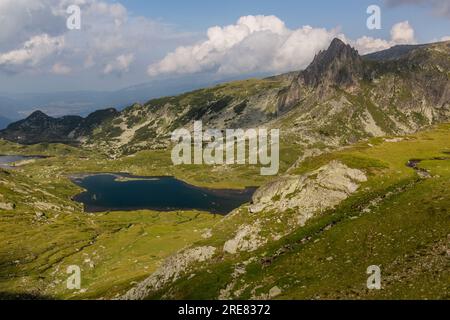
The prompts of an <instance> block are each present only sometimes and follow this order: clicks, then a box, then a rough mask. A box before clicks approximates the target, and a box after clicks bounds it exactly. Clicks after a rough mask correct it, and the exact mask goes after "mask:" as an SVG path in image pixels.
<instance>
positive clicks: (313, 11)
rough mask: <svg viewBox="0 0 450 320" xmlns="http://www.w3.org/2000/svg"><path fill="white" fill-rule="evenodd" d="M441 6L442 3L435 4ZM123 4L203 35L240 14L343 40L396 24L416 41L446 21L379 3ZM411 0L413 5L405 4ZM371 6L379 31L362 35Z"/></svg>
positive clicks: (433, 34) (442, 32)
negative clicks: (332, 33)
mask: <svg viewBox="0 0 450 320" xmlns="http://www.w3.org/2000/svg"><path fill="white" fill-rule="evenodd" d="M440 1H442V2H445V1H446V0H440ZM112 2H120V3H122V4H124V5H125V6H126V7H127V8H128V9H129V10H130V11H131V12H132V13H133V14H139V15H145V16H147V17H151V18H153V19H160V20H161V21H164V22H167V23H173V24H175V25H177V26H179V27H181V28H185V29H187V30H190V31H197V32H204V30H206V29H207V28H209V27H210V26H213V25H228V24H232V23H234V22H235V21H236V20H237V19H238V18H239V17H241V16H245V15H258V14H261V15H276V16H277V17H279V18H280V19H282V20H283V21H284V22H286V24H287V26H288V27H290V28H295V27H299V26H302V25H305V24H309V25H311V26H320V27H327V28H333V27H336V26H342V28H343V31H345V32H346V34H348V35H349V36H352V37H359V36H361V35H366V34H370V35H374V36H378V37H386V36H387V35H388V34H389V31H390V26H392V25H393V24H395V23H396V22H398V21H399V20H408V21H410V22H411V24H412V25H414V27H415V29H416V32H417V34H418V39H419V40H420V41H421V42H427V41H430V40H432V39H434V38H441V37H443V36H447V35H448V33H449V32H450V31H449V30H450V20H449V19H448V17H447V18H446V17H440V16H438V15H436V14H434V13H433V11H432V9H431V8H430V7H427V6H417V5H402V6H396V7H391V6H386V5H385V1H383V0H381V1H380V0H378V1H377V0H315V1H305V0H279V1H274V0H244V1H243V0H227V1H211V0H192V1H186V0H184V1H183V0H165V1H142V0H122V1H112ZM411 2H414V1H411ZM372 4H376V5H379V6H380V7H381V8H382V20H383V26H384V27H383V29H382V30H381V31H378V30H375V31H368V30H367V28H366V19H367V16H368V15H367V14H366V9H367V7H368V6H369V5H372Z"/></svg>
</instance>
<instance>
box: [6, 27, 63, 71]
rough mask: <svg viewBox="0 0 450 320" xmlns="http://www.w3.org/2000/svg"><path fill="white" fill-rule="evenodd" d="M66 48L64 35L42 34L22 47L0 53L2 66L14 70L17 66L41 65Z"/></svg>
mask: <svg viewBox="0 0 450 320" xmlns="http://www.w3.org/2000/svg"><path fill="white" fill-rule="evenodd" d="M63 48H64V37H62V36H60V37H50V36H49V35H47V34H42V35H38V36H34V37H32V38H31V39H30V40H28V41H26V42H25V43H24V44H23V45H22V47H21V48H20V49H16V50H12V51H9V52H5V53H0V67H2V68H5V69H7V70H9V71H12V72H14V71H15V68H17V67H20V66H23V65H26V66H31V67H36V66H39V64H40V63H42V62H43V61H44V60H45V59H46V58H48V57H50V56H52V55H53V54H55V53H58V52H60V51H61V50H62V49H63Z"/></svg>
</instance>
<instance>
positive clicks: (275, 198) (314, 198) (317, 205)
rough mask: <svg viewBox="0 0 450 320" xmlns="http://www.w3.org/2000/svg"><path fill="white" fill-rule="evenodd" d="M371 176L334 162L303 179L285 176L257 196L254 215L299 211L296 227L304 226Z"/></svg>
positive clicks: (351, 192)
mask: <svg viewBox="0 0 450 320" xmlns="http://www.w3.org/2000/svg"><path fill="white" fill-rule="evenodd" d="M364 181H367V177H366V175H365V174H364V172H362V171H361V170H357V169H351V168H349V167H347V166H346V165H344V164H342V163H340V162H338V161H332V162H330V163H329V164H327V165H325V166H323V167H321V168H320V169H318V170H316V171H313V172H311V173H308V174H306V175H302V176H285V177H282V178H280V179H278V180H275V181H273V182H271V183H269V184H267V185H265V186H263V187H262V188H260V189H259V190H257V191H256V193H255V194H254V196H253V204H252V205H251V207H250V211H251V212H252V213H258V212H261V211H267V210H276V211H278V212H284V211H286V210H289V209H293V210H295V211H296V212H297V213H296V224H297V225H303V224H304V223H305V222H306V221H307V220H308V219H310V218H311V217H312V216H313V215H314V214H315V213H316V212H321V211H324V210H326V209H329V208H332V207H334V206H336V205H337V204H339V203H340V202H341V201H342V200H344V199H346V198H348V197H349V196H350V195H351V194H353V193H354V192H355V191H356V190H358V188H359V184H360V183H361V182H364Z"/></svg>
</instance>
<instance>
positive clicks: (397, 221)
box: [148, 124, 450, 299]
mask: <svg viewBox="0 0 450 320" xmlns="http://www.w3.org/2000/svg"><path fill="white" fill-rule="evenodd" d="M449 137H450V125H448V124H446V125H441V126H439V127H437V128H435V129H433V130H431V131H427V132H424V133H420V134H417V135H413V136H410V137H405V138H404V140H403V141H399V142H386V141H384V140H383V139H380V138H378V139H372V140H371V141H368V142H364V143H360V144H358V145H356V146H353V147H350V148H347V149H345V150H343V151H340V152H335V153H331V154H326V155H322V156H319V157H316V158H312V159H310V160H309V161H306V162H305V163H304V164H303V165H302V166H300V167H299V168H298V169H297V173H299V174H300V173H304V172H308V171H310V170H313V169H315V168H318V167H319V166H320V165H321V164H324V163H327V162H329V161H331V160H332V159H339V160H340V161H342V162H344V163H346V164H347V165H349V166H350V167H353V168H359V169H362V170H364V171H366V172H367V173H368V174H369V179H368V181H367V182H366V183H364V184H363V185H362V186H361V188H360V190H359V191H358V192H357V193H356V194H354V195H353V196H351V197H350V198H348V199H347V200H345V201H344V202H342V203H341V204H340V205H339V206H338V207H336V208H335V209H333V210H329V211H328V212H325V213H323V214H321V215H319V216H317V217H316V218H314V219H312V220H310V221H309V222H307V224H306V226H304V227H301V228H299V229H297V230H296V231H295V232H293V233H291V234H290V235H288V236H286V237H284V238H282V239H280V240H279V241H274V242H270V243H269V244H268V245H266V246H264V247H262V248H260V249H258V250H257V251H255V252H252V253H240V254H237V255H229V254H225V253H222V252H221V250H220V247H221V246H222V245H223V242H224V239H225V238H226V237H225V236H224V235H225V234H230V233H231V234H232V232H233V231H232V230H233V226H234V227H235V226H236V225H239V224H242V223H249V222H251V221H252V219H254V218H253V217H252V216H251V215H249V214H247V213H246V212H245V211H243V212H241V214H239V215H236V216H235V217H233V218H231V219H227V220H226V221H224V222H222V223H220V224H218V225H217V226H216V227H215V229H214V230H213V234H214V236H213V238H211V239H208V240H202V241H200V242H199V243H197V245H198V246H206V245H213V246H216V247H218V248H219V250H220V252H219V253H217V254H216V256H215V257H214V258H213V260H212V261H211V262H210V263H208V264H203V265H195V266H194V267H193V271H191V272H188V273H187V274H186V276H184V277H182V278H181V279H179V280H177V281H176V282H174V283H172V284H169V285H168V286H167V287H166V288H164V289H163V290H161V291H159V292H156V293H153V294H151V295H150V296H148V298H149V299H154V298H161V297H165V298H188V299H207V298H217V297H218V296H219V295H220V292H221V290H223V289H225V288H226V287H227V286H228V285H230V283H231V284H232V285H231V288H232V289H231V290H230V292H231V297H232V298H241V299H249V298H261V297H268V296H267V294H268V293H269V291H270V289H272V288H274V287H278V288H280V289H281V293H280V294H279V295H278V296H276V298H281V299H331V298H333V299H334V298H338V299H354V298H357V299H381V298H383V299H384V298H388V299H392V298H395V299H424V298H427V299H431V298H435V299H448V298H449V286H450V273H449V270H450V269H449V268H448V254H449V253H448V244H449V241H450V238H449V237H450V219H449V218H450V212H449V208H450V192H449V190H450V155H449V154H448V151H449V150H450V139H449ZM446 152H447V153H446ZM410 159H422V160H424V161H422V162H421V163H420V167H421V168H423V169H426V170H428V171H429V173H430V174H431V177H430V178H427V179H423V178H420V177H419V176H418V174H417V172H416V171H415V170H413V169H412V168H409V167H407V166H406V164H407V162H408V161H409V160H410ZM263 214H266V215H267V216H268V217H270V219H273V220H275V218H273V216H272V214H271V213H263ZM278 215H280V213H278ZM259 219H262V217H259ZM273 223H274V224H276V223H275V221H273ZM267 232H268V233H270V230H267ZM370 265H378V266H380V268H381V270H382V286H383V287H382V290H380V291H369V290H367V288H366V280H367V277H368V275H366V270H367V267H368V266H370ZM197 268H201V269H202V270H203V271H199V270H197ZM236 268H238V269H240V272H239V273H238V276H236V274H234V275H233V271H235V270H236ZM205 270H206V271H207V272H204V271H205Z"/></svg>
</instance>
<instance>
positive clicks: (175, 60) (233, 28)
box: [0, 0, 450, 93]
mask: <svg viewBox="0 0 450 320" xmlns="http://www.w3.org/2000/svg"><path fill="white" fill-rule="evenodd" d="M67 3H68V2H67V1H63V0H21V1H20V2H18V1H15V0H1V1H0V24H3V25H0V91H2V92H3V93H11V92H16V93H17V92H18V93H20V92H53V91H76V90H116V89H119V88H124V87H128V86H132V85H136V84H140V83H145V82H148V81H152V80H155V79H167V81H172V82H176V81H180V80H179V79H180V77H181V78H183V81H186V79H192V78H199V77H203V78H205V79H209V78H211V79H213V80H215V81H218V80H220V79H232V78H239V77H246V76H252V75H258V74H277V73H282V72H286V71H292V70H298V69H302V68H304V67H306V66H307V65H308V63H309V62H310V61H311V60H312V58H313V57H314V55H315V54H316V53H317V52H318V51H319V50H323V49H325V48H326V47H327V46H328V44H329V42H330V41H331V39H332V38H334V37H340V38H342V39H343V40H345V41H347V42H348V43H349V44H351V45H352V46H354V47H356V48H357V49H358V50H359V51H360V53H368V52H371V51H376V50H382V49H385V48H388V47H390V46H393V45H397V44H404V43H424V42H431V41H438V40H442V39H444V37H448V36H450V1H446V0H342V1H336V0H314V1H300V0H278V1H275V0H245V1H243V0H240V1H238V0H227V1H213V0H191V1H186V0H184V1H182V0H164V1H145V0H120V1H114V0H86V1H84V4H83V5H81V18H82V20H81V21H82V25H81V29H80V30H75V31H73V30H68V29H67V28H66V19H67V13H66V12H65V9H66V8H65V7H64V6H65V5H67ZM74 3H76V1H75V0H74ZM373 4H376V5H379V6H380V7H381V9H382V11H381V13H382V29H381V30H369V29H367V27H366V20H367V17H368V15H367V13H366V10H367V7H368V6H369V5H373ZM241 17H244V18H242V19H241ZM215 26H218V27H219V28H213V27H215ZM306 26H311V28H310V27H306ZM0 93H1V92H0Z"/></svg>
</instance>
